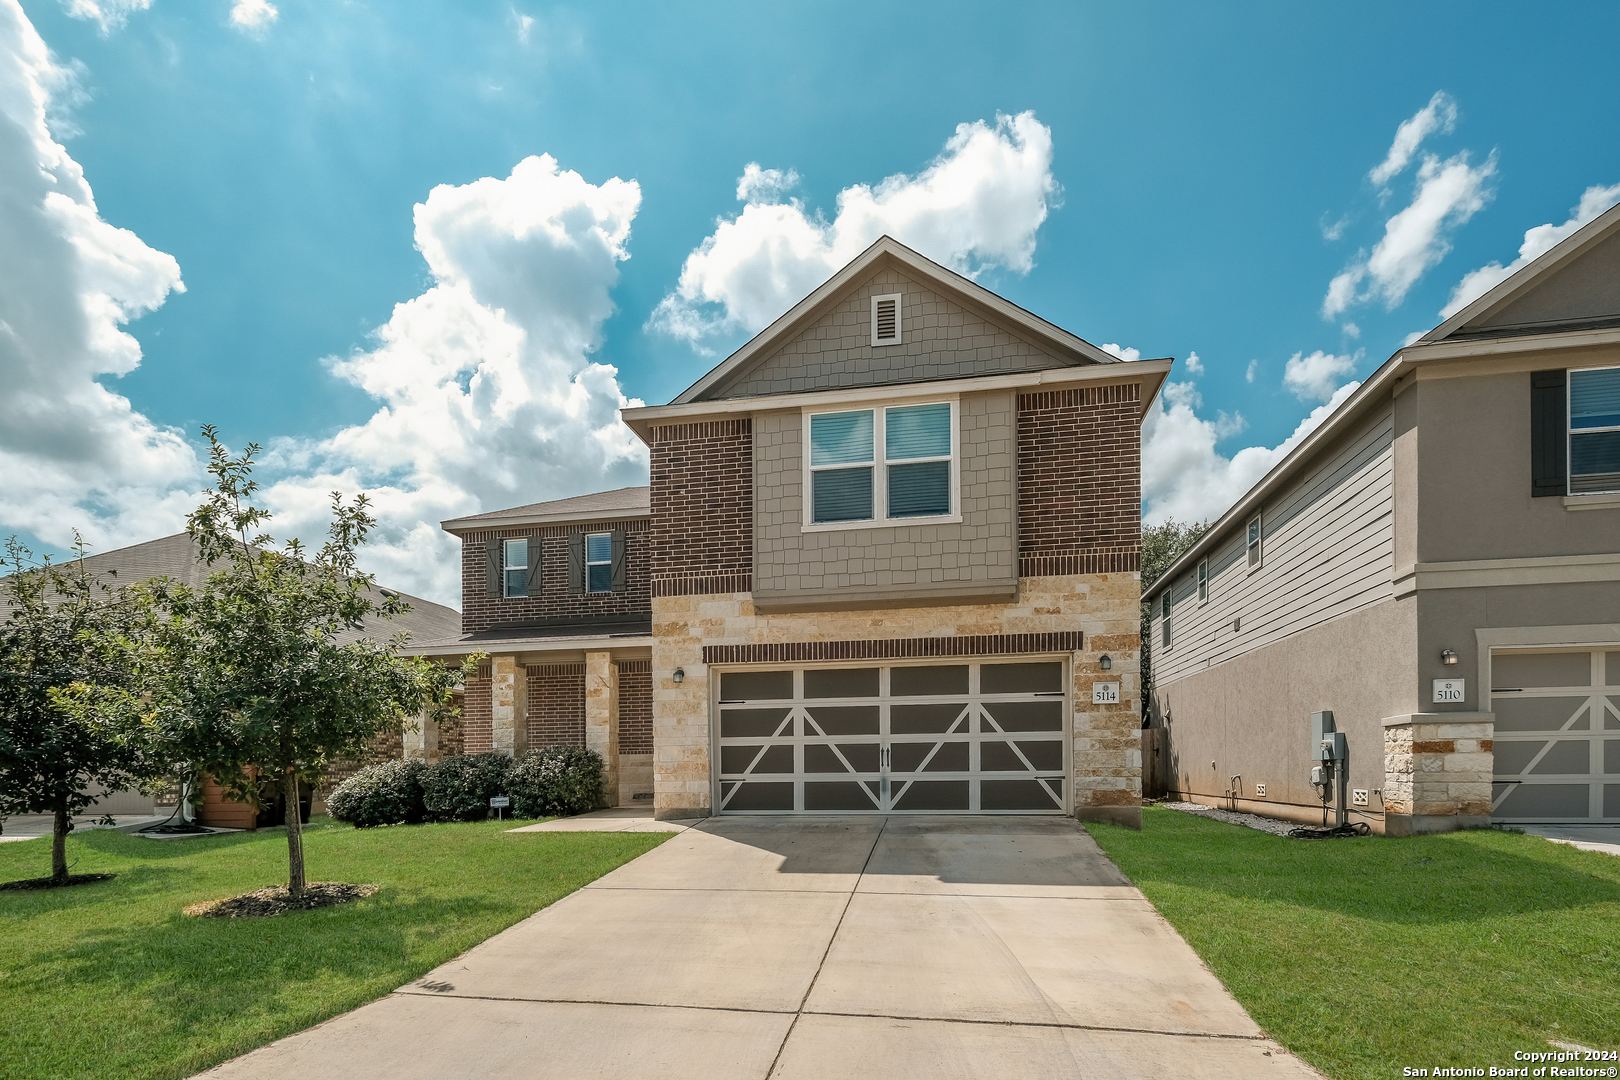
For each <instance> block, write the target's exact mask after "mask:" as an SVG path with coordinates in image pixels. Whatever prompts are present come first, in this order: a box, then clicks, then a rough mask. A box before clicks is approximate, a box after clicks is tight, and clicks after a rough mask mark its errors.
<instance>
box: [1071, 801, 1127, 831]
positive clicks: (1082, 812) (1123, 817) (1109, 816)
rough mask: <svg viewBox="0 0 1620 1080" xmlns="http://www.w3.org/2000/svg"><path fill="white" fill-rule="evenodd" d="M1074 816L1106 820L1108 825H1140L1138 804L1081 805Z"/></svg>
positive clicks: (1085, 819)
mask: <svg viewBox="0 0 1620 1080" xmlns="http://www.w3.org/2000/svg"><path fill="white" fill-rule="evenodd" d="M1074 816H1075V817H1077V818H1079V819H1080V820H1081V821H1106V822H1108V823H1109V824H1110V825H1123V826H1124V827H1125V828H1127V829H1140V828H1141V827H1142V808H1141V807H1140V806H1082V807H1079V808H1077V809H1076V810H1075V812H1074Z"/></svg>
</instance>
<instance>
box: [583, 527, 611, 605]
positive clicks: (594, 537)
mask: <svg viewBox="0 0 1620 1080" xmlns="http://www.w3.org/2000/svg"><path fill="white" fill-rule="evenodd" d="M585 575H586V583H585V591H586V592H593V593H597V592H612V591H613V534H612V533H587V534H586V536H585Z"/></svg>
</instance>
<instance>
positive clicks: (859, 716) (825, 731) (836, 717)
mask: <svg viewBox="0 0 1620 1080" xmlns="http://www.w3.org/2000/svg"><path fill="white" fill-rule="evenodd" d="M805 715H806V716H808V717H809V719H810V723H811V725H812V726H811V727H808V728H806V729H805V734H806V735H816V734H821V735H876V734H878V732H879V730H880V729H879V724H880V722H881V720H882V716H881V712H880V710H879V709H878V707H877V706H876V705H845V706H838V705H818V706H816V707H814V708H811V709H809V710H808V711H807V712H806V714H805Z"/></svg>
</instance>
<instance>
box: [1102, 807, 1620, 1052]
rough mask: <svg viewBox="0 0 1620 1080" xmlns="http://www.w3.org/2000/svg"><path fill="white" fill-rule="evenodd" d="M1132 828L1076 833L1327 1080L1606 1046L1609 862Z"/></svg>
mask: <svg viewBox="0 0 1620 1080" xmlns="http://www.w3.org/2000/svg"><path fill="white" fill-rule="evenodd" d="M1142 825H1143V827H1142V831H1141V832H1135V831H1133V830H1130V829H1123V828H1119V827H1117V826H1109V825H1092V826H1089V828H1090V831H1091V835H1092V836H1094V837H1095V838H1096V840H1097V842H1098V843H1099V844H1101V845H1102V847H1103V850H1104V851H1106V852H1107V853H1108V855H1109V857H1111V858H1112V859H1113V860H1114V862H1116V863H1117V864H1118V865H1119V867H1120V869H1121V870H1123V871H1124V872H1125V873H1126V874H1127V875H1128V876H1129V877H1130V879H1131V880H1132V881H1133V882H1134V883H1135V884H1136V885H1137V887H1138V888H1140V889H1141V890H1142V891H1143V892H1144V893H1146V894H1147V896H1148V899H1150V900H1152V901H1153V903H1154V905H1155V906H1156V907H1157V908H1158V909H1159V911H1160V912H1162V913H1163V914H1164V917H1165V918H1166V919H1168V920H1170V922H1171V924H1172V925H1174V926H1175V928H1176V929H1177V930H1179V931H1180V932H1181V934H1182V936H1183V937H1185V938H1186V939H1187V941H1188V942H1189V943H1190V944H1191V945H1192V947H1193V948H1194V949H1196V950H1197V951H1198V955H1199V956H1201V957H1203V958H1204V961H1205V963H1207V964H1208V965H1209V966H1210V967H1211V968H1212V969H1213V970H1214V972H1215V974H1216V975H1218V976H1220V979H1221V981H1222V982H1224V983H1225V984H1226V986H1227V988H1228V989H1230V990H1231V991H1232V993H1233V994H1234V995H1235V996H1236V997H1237V999H1238V1000H1239V1001H1240V1002H1242V1003H1243V1005H1244V1007H1245V1008H1247V1009H1248V1010H1249V1013H1250V1015H1252V1016H1253V1017H1254V1019H1255V1020H1256V1022H1258V1023H1259V1024H1260V1026H1261V1027H1263V1028H1264V1029H1265V1030H1266V1032H1267V1033H1268V1034H1269V1035H1271V1036H1272V1037H1273V1038H1275V1039H1277V1040H1278V1041H1279V1042H1281V1043H1282V1044H1283V1045H1284V1046H1287V1047H1288V1048H1289V1049H1290V1050H1293V1051H1295V1052H1296V1053H1298V1054H1299V1055H1300V1056H1301V1057H1303V1058H1305V1059H1306V1060H1307V1061H1309V1062H1310V1063H1311V1064H1313V1065H1315V1066H1316V1067H1317V1068H1318V1069H1321V1070H1322V1071H1323V1072H1324V1073H1326V1074H1327V1075H1329V1076H1331V1077H1334V1078H1335V1080H1362V1078H1366V1080H1374V1078H1377V1080H1383V1078H1385V1077H1391V1076H1400V1075H1401V1069H1402V1067H1403V1066H1411V1067H1414V1068H1418V1067H1430V1068H1432V1067H1434V1066H1436V1065H1440V1066H1453V1067H1460V1066H1468V1067H1476V1068H1480V1067H1484V1068H1488V1067H1489V1066H1491V1065H1497V1066H1503V1065H1512V1064H1514V1062H1513V1052H1514V1051H1515V1050H1548V1049H1550V1047H1549V1046H1548V1045H1547V1042H1548V1040H1549V1039H1557V1040H1560V1041H1565V1042H1573V1043H1579V1044H1581V1045H1584V1046H1589V1047H1593V1048H1596V1049H1606V1050H1613V1049H1617V1048H1620V858H1615V857H1613V856H1610V855H1603V854H1597V853H1592V852H1583V851H1577V850H1575V849H1573V848H1570V847H1568V846H1566V845H1563V844H1553V843H1549V842H1548V841H1546V840H1542V839H1540V838H1538V837H1534V836H1525V835H1521V834H1517V833H1508V832H1497V831H1480V832H1464V833H1450V834H1447V835H1444V836H1425V837H1413V838H1410V839H1399V840H1397V839H1385V838H1383V837H1376V836H1373V837H1364V838H1357V839H1341V840H1324V841H1304V840H1289V839H1286V838H1284V837H1278V836H1270V835H1268V834H1266V833H1262V832H1257V831H1255V830H1253V829H1246V828H1243V827H1241V826H1237V825H1226V824H1222V823H1220V822H1217V821H1211V820H1208V819H1203V818H1198V817H1195V816H1193V815H1191V814H1184V813H1178V812H1176V811H1174V810H1166V809H1164V808H1162V807H1157V806H1149V807H1146V808H1145V809H1144V811H1143V820H1142ZM1595 1064H1601V1065H1602V1066H1603V1067H1604V1068H1607V1067H1608V1065H1609V1064H1612V1063H1607V1062H1604V1063H1595Z"/></svg>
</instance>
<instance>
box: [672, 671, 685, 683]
mask: <svg viewBox="0 0 1620 1080" xmlns="http://www.w3.org/2000/svg"><path fill="white" fill-rule="evenodd" d="M674 679H675V685H676V686H679V685H681V683H683V682H685V681H686V669H685V668H676V669H675V675H674Z"/></svg>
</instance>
